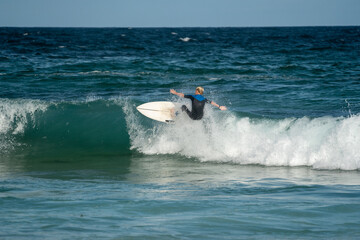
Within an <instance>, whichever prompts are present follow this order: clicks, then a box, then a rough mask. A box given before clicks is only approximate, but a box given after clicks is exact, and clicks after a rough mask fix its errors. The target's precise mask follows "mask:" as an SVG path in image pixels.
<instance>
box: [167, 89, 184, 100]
mask: <svg viewBox="0 0 360 240" xmlns="http://www.w3.org/2000/svg"><path fill="white" fill-rule="evenodd" d="M170 93H172V94H174V95H176V96H179V97H182V98H183V97H184V96H185V94H183V93H178V92H176V91H175V90H174V89H170Z"/></svg>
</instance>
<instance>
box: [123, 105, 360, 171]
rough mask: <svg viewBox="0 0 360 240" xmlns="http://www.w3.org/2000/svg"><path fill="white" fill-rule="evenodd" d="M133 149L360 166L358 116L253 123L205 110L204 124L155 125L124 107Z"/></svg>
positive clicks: (234, 159)
mask: <svg viewBox="0 0 360 240" xmlns="http://www.w3.org/2000/svg"><path fill="white" fill-rule="evenodd" d="M124 109H125V112H126V119H127V126H128V131H129V135H130V140H131V148H132V149H135V150H137V151H139V152H142V153H144V154H181V155H184V156H186V157H190V158H197V159H199V160H200V161H203V162H208V161H214V162H231V163H237V164H261V165H265V166H310V167H313V168H317V169H343V170H356V169H359V168H360V150H359V148H357V147H356V146H359V144H360V136H359V134H357V133H359V132H360V125H359V123H358V122H359V120H360V116H359V115H356V116H352V117H349V118H344V117H339V118H335V117H330V116H329V117H320V118H313V119H310V118H308V117H303V118H286V119H251V118H248V117H238V116H237V115H236V114H229V113H228V114H224V113H223V112H219V111H215V110H212V109H210V108H207V109H206V110H207V112H208V114H206V115H205V117H204V119H203V120H201V121H192V120H190V119H188V117H187V116H186V115H185V114H181V115H180V116H179V118H178V119H177V120H176V122H175V123H174V124H162V123H156V122H154V124H153V126H152V127H151V128H150V129H146V128H144V126H142V125H141V121H140V119H141V118H144V117H143V116H142V115H140V114H139V113H137V112H135V111H134V110H129V106H127V107H125V108H124Z"/></svg>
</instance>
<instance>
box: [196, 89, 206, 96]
mask: <svg viewBox="0 0 360 240" xmlns="http://www.w3.org/2000/svg"><path fill="white" fill-rule="evenodd" d="M196 91H198V92H199V93H200V94H201V95H202V94H203V93H204V88H202V87H197V88H196Z"/></svg>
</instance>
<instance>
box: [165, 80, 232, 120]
mask: <svg viewBox="0 0 360 240" xmlns="http://www.w3.org/2000/svg"><path fill="white" fill-rule="evenodd" d="M170 93H172V94H174V95H177V96H179V97H182V98H189V99H190V100H191V105H192V108H191V111H190V110H189V109H188V108H187V107H186V106H185V105H182V107H181V110H182V111H185V112H186V113H187V114H188V115H189V117H190V118H191V119H193V120H200V119H201V118H202V117H203V116H204V107H205V103H211V104H212V105H214V106H215V107H217V108H219V109H220V110H226V109H227V108H226V107H225V106H220V105H218V104H217V103H216V102H214V101H209V100H207V99H206V98H204V96H203V93H204V88H202V87H197V88H196V90H195V95H185V94H183V93H178V92H176V91H175V90H174V89H170Z"/></svg>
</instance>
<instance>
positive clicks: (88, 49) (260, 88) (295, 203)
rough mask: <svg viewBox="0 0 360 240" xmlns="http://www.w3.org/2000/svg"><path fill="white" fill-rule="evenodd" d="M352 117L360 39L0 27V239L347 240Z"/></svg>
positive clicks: (359, 89) (353, 186)
mask: <svg viewBox="0 0 360 240" xmlns="http://www.w3.org/2000/svg"><path fill="white" fill-rule="evenodd" d="M197 86H202V87H204V88H205V94H204V95H205V97H207V98H208V99H210V100H213V101H215V102H217V103H220V104H221V105H225V106H227V107H228V111H226V112H224V111H219V110H217V109H215V108H213V107H212V106H210V105H209V106H206V109H205V116H204V119H203V120H202V121H197V122H193V121H191V120H189V119H188V118H187V116H185V115H180V116H179V117H178V119H177V121H176V122H175V124H162V123H158V122H154V121H152V120H150V119H147V118H146V117H144V116H143V115H141V114H140V113H138V112H137V111H136V106H138V105H140V104H142V103H144V102H150V101H175V102H180V103H182V104H189V102H187V100H184V99H179V98H178V97H175V96H173V95H170V93H169V89H170V88H174V89H176V90H177V91H178V92H184V93H193V92H194V89H195V88H196V87H197ZM359 114H360V27H310V28H174V29H171V28H148V29H125V28H123V29H119V28H114V29H113V28H105V29H102V28H98V29H92V28H90V29H87V28H0V153H1V154H0V210H1V215H0V219H1V223H2V224H1V226H0V237H1V238H3V239H23V238H24V239H28V238H30V239H44V238H45V239H49V238H50V239H74V238H75V239H77V238H78V239H83V238H86V239H88V238H110V239H114V238H116V239H117V238H119V239H239V238H240V239H249V238H255V239H279V238H280V239H293V238H298V239H308V238H310V239H312V238H320V239H321V238H322V239H329V238H330V239H344V238H345V239H357V238H359V237H360V231H359V229H360V218H359V215H360V204H359V198H360V175H359V172H358V170H359V169H360V150H359V149H360V123H359V120H360V115H359Z"/></svg>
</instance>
